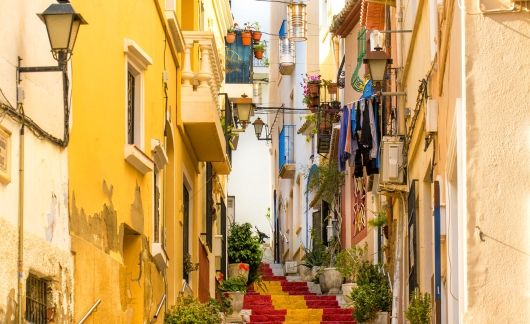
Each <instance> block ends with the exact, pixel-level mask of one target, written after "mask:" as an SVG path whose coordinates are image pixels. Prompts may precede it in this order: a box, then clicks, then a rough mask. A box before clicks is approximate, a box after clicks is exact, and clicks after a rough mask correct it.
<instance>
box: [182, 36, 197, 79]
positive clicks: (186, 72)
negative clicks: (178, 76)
mask: <svg viewBox="0 0 530 324" xmlns="http://www.w3.org/2000/svg"><path fill="white" fill-rule="evenodd" d="M192 47H193V43H186V49H185V51H184V67H183V68H182V87H183V88H191V87H193V76H194V73H193V71H192V70H191V49H192Z"/></svg>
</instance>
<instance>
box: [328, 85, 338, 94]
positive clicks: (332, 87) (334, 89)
mask: <svg viewBox="0 0 530 324" xmlns="http://www.w3.org/2000/svg"><path fill="white" fill-rule="evenodd" d="M327 89H328V93H329V94H337V84H336V83H330V84H328V85H327Z"/></svg>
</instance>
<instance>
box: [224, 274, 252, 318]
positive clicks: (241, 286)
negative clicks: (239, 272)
mask: <svg viewBox="0 0 530 324" xmlns="http://www.w3.org/2000/svg"><path fill="white" fill-rule="evenodd" d="M218 289H219V290H220V291H221V292H222V294H223V296H224V297H226V298H229V299H230V310H231V311H230V312H229V314H228V315H232V316H231V317H230V321H238V320H240V319H241V316H240V315H239V312H241V309H243V300H244V297H245V292H246V291H247V279H246V278H245V277H243V276H239V277H231V278H228V279H226V280H223V281H221V283H220V284H219V287H218Z"/></svg>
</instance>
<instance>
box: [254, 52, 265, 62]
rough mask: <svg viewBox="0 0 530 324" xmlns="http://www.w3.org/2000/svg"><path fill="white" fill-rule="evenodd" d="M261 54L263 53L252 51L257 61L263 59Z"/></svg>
mask: <svg viewBox="0 0 530 324" xmlns="http://www.w3.org/2000/svg"><path fill="white" fill-rule="evenodd" d="M263 53H264V51H260V50H257V51H256V50H254V57H255V58H257V59H258V60H261V59H262V58H263Z"/></svg>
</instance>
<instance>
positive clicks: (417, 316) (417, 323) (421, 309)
mask: <svg viewBox="0 0 530 324" xmlns="http://www.w3.org/2000/svg"><path fill="white" fill-rule="evenodd" d="M405 317H406V318H407V320H409V322H410V324H429V323H431V295H430V294H429V293H425V294H422V293H421V292H420V291H419V290H418V289H416V290H414V294H413V295H412V299H411V300H410V304H409V307H408V308H407V310H406V311H405Z"/></svg>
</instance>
